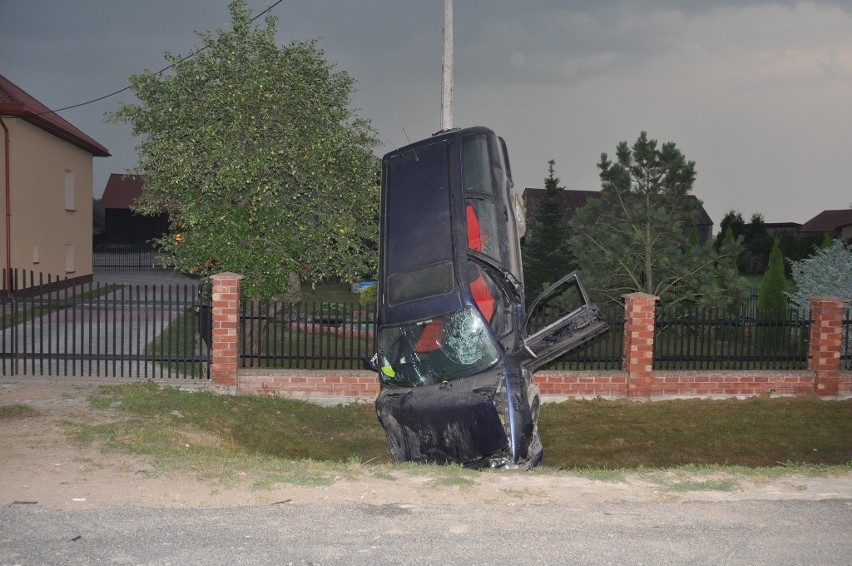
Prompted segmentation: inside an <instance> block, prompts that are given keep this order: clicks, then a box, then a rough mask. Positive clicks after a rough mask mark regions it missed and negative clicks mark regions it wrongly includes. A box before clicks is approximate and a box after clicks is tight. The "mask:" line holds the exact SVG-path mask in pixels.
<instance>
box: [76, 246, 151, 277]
mask: <svg viewBox="0 0 852 566" xmlns="http://www.w3.org/2000/svg"><path fill="white" fill-rule="evenodd" d="M157 258H158V252H157V250H155V249H154V248H153V247H152V246H150V245H149V244H99V245H97V246H95V247H94V248H93V249H92V266H93V268H94V269H95V270H110V271H129V270H130V271H137V270H146V269H161V267H160V264H159V262H158V261H157Z"/></svg>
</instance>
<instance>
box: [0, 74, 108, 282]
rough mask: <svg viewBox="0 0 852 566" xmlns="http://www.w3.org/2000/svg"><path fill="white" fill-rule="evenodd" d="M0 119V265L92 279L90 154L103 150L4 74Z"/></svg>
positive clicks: (105, 153) (97, 154)
mask: <svg viewBox="0 0 852 566" xmlns="http://www.w3.org/2000/svg"><path fill="white" fill-rule="evenodd" d="M0 127H1V128H2V136H3V150H2V152H0V153H2V161H0V164H2V167H0V183H2V186H0V190H2V192H3V197H2V198H3V199H4V203H5V204H4V213H5V214H4V218H3V229H2V236H0V241H2V246H0V258H2V261H0V265H2V268H3V269H5V270H6V272H7V274H8V273H10V272H11V271H12V270H13V269H19V270H27V271H33V272H36V273H42V274H44V276H45V277H47V276H48V275H49V276H50V277H52V278H53V279H54V280H55V279H57V278H58V279H63V280H64V279H65V278H67V279H68V283H73V282H77V283H79V282H85V281H91V279H92V164H93V163H92V162H93V158H94V157H109V155H110V154H109V151H108V150H107V149H106V148H105V147H104V146H102V145H101V144H99V143H98V142H97V141H95V140H94V139H92V138H91V137H89V136H88V135H86V134H85V133H83V132H82V131H80V130H79V129H77V128H76V127H74V126H73V125H72V124H71V123H69V122H68V121H66V120H65V119H63V118H60V117H59V116H58V115H56V114H55V113H53V112H51V111H50V109H49V108H47V106H45V105H44V104H42V103H41V102H39V101H38V100H36V99H35V98H33V97H32V96H31V95H29V94H28V93H26V92H24V91H23V90H22V89H21V88H20V87H18V86H17V85H15V84H14V83H12V81H10V80H9V79H7V78H6V77H4V76H2V75H0ZM5 283H6V284H7V288H9V287H10V286H11V285H9V283H11V279H10V278H7V279H6V280H5Z"/></svg>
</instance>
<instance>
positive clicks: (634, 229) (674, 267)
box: [570, 132, 737, 306]
mask: <svg viewBox="0 0 852 566" xmlns="http://www.w3.org/2000/svg"><path fill="white" fill-rule="evenodd" d="M598 168H599V169H600V178H601V187H602V190H601V196H600V198H595V199H589V201H588V202H587V204H586V205H585V206H583V207H582V208H581V209H579V210H578V211H577V214H576V215H575V216H574V218H573V219H572V220H571V223H570V227H571V229H572V232H573V234H574V235H575V237H574V238H572V239H571V241H570V243H571V247H572V249H573V251H574V253H575V255H576V257H577V261H578V263H579V265H580V266H581V267H582V269H583V276H584V278H585V279H586V281H587V282H588V283H589V289H590V291H591V292H592V293H593V294H594V295H595V297H596V300H607V301H613V302H619V303H620V302H621V301H622V296H623V295H624V294H626V293H631V292H636V291H641V292H645V293H650V294H654V295H657V296H659V297H661V299H662V305H663V306H671V305H674V304H677V303H691V304H706V303H714V304H718V302H719V301H723V300H724V294H723V290H724V289H726V288H729V287H731V286H736V285H737V283H736V281H734V280H729V279H730V273H725V272H723V271H722V270H719V269H717V265H718V261H719V259H720V255H719V254H717V253H716V252H714V250H713V248H712V246H709V245H708V246H698V247H692V246H689V245H688V233H689V228H690V227H691V226H693V225H695V224H696V222H697V219H698V212H699V208H698V207H699V206H700V201H698V200H697V199H694V198H688V197H689V193H690V191H692V187H693V184H694V182H695V162H693V161H687V160H686V158H685V157H684V155H683V153H681V151H680V150H679V149H678V148H677V147H676V145H675V144H674V143H672V142H669V143H664V144H663V145H662V146H658V144H657V141H656V140H652V139H649V138H648V136H647V134H646V133H645V132H642V133H641V135H640V136H639V138H638V139H637V140H636V142H635V143H634V144H633V146H632V147H630V146H628V145H627V142H621V143H619V144H618V147H617V149H616V161H615V162H613V161H610V159H609V158H608V156H607V154H605V153H604V154H602V155H601V160H600V163H599V164H598ZM736 248H737V246H733V248H732V249H729V250H725V252H724V254H723V255H725V256H727V255H733V254H735V253H736V251H737V249H736ZM734 257H735V255H734ZM720 278H721V279H723V280H724V281H723V285H721V286H720V285H719V279H720Z"/></svg>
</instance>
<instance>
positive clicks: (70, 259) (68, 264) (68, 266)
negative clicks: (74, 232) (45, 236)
mask: <svg viewBox="0 0 852 566" xmlns="http://www.w3.org/2000/svg"><path fill="white" fill-rule="evenodd" d="M75 270H76V268H75V267H74V244H65V273H74V271H75Z"/></svg>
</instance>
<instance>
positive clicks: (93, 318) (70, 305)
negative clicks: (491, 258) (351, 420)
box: [0, 270, 852, 378]
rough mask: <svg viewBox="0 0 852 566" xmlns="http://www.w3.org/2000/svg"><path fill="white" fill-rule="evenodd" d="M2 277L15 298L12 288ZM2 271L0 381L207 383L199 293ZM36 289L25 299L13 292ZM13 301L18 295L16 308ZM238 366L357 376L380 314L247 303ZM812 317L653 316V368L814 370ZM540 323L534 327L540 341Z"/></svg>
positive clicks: (608, 363)
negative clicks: (58, 378)
mask: <svg viewBox="0 0 852 566" xmlns="http://www.w3.org/2000/svg"><path fill="white" fill-rule="evenodd" d="M7 275H9V277H8V279H10V280H11V287H10V288H8V289H7V285H6V282H7ZM65 283H67V281H66V280H60V279H57V278H55V277H50V276H46V277H45V276H42V275H40V274H37V273H33V272H27V271H19V270H13V271H12V272H10V273H8V274H7V272H6V271H5V270H3V272H2V283H0V285H2V289H0V291H2V293H0V297H2V298H0V373H2V374H3V375H15V374H20V375H80V376H93V375H94V376H110V377H143V378H208V377H209V365H210V364H209V361H210V345H211V340H210V338H211V333H212V330H211V317H210V305H209V303H207V302H203V301H201V300H199V296H198V286H197V285H109V284H103V283H86V284H75V285H64V284H65ZM24 288H29V289H28V292H27V293H18V291H20V290H21V289H24ZM7 291H12V292H13V293H15V294H16V296H14V297H12V298H11V299H10V298H9V297H8V293H7ZM241 309H242V324H241V331H240V332H241V335H240V343H241V345H242V348H241V352H240V357H241V364H242V366H243V367H257V368H292V369H360V368H361V367H362V363H363V360H364V358H366V357H369V356H370V355H372V353H373V352H374V351H375V336H374V323H375V321H374V315H373V313H374V312H375V309H374V308H372V307H367V308H364V307H362V306H360V305H359V304H357V303H351V304H342V303H319V302H317V303H312V302H302V303H295V304H291V303H272V302H262V301H243V302H242V307H241ZM601 316H602V318H603V319H604V320H606V321H607V322H608V323H609V330H608V331H607V332H606V333H604V334H603V335H601V336H599V337H597V338H595V339H594V340H592V341H591V342H589V343H587V344H584V345H583V346H582V347H580V348H577V349H575V350H572V351H571V352H568V353H567V354H565V355H563V356H562V357H561V358H558V359H557V360H555V361H554V362H553V363H552V364H550V366H548V368H547V369H557V370H617V369H620V368H621V360H622V344H623V322H624V313H623V311H622V310H620V309H607V310H603V311H602V313H601ZM810 324H811V322H810V320H809V317H808V316H805V315H803V314H802V313H800V312H798V311H796V310H793V309H791V310H789V311H785V312H783V313H771V312H770V313H765V312H760V311H758V310H756V309H745V308H743V309H742V310H741V311H739V312H738V313H736V314H731V313H729V312H727V311H717V310H715V309H704V310H694V309H693V310H689V309H681V310H676V311H664V310H658V312H657V320H656V335H655V352H654V367H655V369H673V370H702V369H710V370H713V369H722V370H724V369H731V370H749V369H752V370H754V369H776V370H798V369H805V368H807V364H808V340H809V326H810ZM534 329H535V322H534V321H533V331H534ZM842 332H843V346H842V352H841V367H842V368H843V369H845V370H852V309H849V310H847V311H846V315H845V317H844V319H843V329H842Z"/></svg>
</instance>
